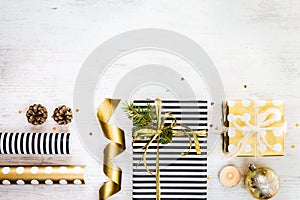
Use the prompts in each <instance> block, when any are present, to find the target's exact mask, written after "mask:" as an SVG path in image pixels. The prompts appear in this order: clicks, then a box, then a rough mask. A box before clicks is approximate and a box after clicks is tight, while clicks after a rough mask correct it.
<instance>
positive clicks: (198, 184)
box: [132, 100, 208, 199]
mask: <svg viewBox="0 0 300 200" xmlns="http://www.w3.org/2000/svg"><path fill="white" fill-rule="evenodd" d="M134 105H135V106H137V107H138V108H140V109H145V108H147V106H148V107H149V106H150V105H151V107H152V108H153V109H156V110H159V109H157V107H158V105H157V100H156V101H151V100H149V101H148V100H140V101H134ZM159 112H160V113H159V114H157V113H156V116H155V117H154V118H155V121H156V122H157V120H159V119H162V121H163V122H162V126H160V127H161V128H159V127H158V129H157V130H156V129H154V130H152V129H151V128H150V129H148V128H149V127H148V126H147V125H146V126H145V127H144V128H142V130H141V129H140V131H136V130H138V129H139V128H138V127H136V126H134V128H133V139H134V142H133V165H132V167H133V169H132V170H133V193H132V194H133V199H155V198H156V199H190V198H191V199H206V198H207V136H206V133H207V113H208V112H207V102H206V101H170V100H169V101H166V100H162V101H161V111H159ZM158 115H159V116H158ZM157 123H159V122H157ZM156 125H157V124H156ZM170 126H171V127H172V133H173V136H172V137H171V138H170V140H171V141H167V140H168V138H167V139H165V138H163V136H162V134H163V130H164V128H163V127H170ZM161 131H162V133H161ZM199 132H200V133H201V134H197V133H199ZM157 133H161V136H160V137H159V136H158V137H156V136H157V135H158V134H157ZM167 133H168V132H166V134H167ZM154 137H156V138H154ZM159 138H160V141H161V142H159V141H158V140H159ZM152 139H154V140H152ZM162 139H164V140H163V141H162ZM190 142H191V143H190ZM164 143H167V144H164ZM189 149H190V150H189ZM188 151H189V152H188Z"/></svg>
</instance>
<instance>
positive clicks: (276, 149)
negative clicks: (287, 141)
mask: <svg viewBox="0 0 300 200" xmlns="http://www.w3.org/2000/svg"><path fill="white" fill-rule="evenodd" d="M224 126H225V127H226V131H225V133H224V152H228V153H229V154H228V155H229V156H231V157H234V156H282V155H284V136H285V120H284V103H283V102H282V101H277V100H238V101H227V102H226V103H225V104H224Z"/></svg>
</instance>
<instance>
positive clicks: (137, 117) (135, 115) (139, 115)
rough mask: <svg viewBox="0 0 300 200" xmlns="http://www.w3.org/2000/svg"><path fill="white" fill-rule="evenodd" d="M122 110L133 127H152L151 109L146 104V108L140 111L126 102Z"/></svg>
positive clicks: (137, 107) (139, 108) (132, 104)
mask: <svg viewBox="0 0 300 200" xmlns="http://www.w3.org/2000/svg"><path fill="white" fill-rule="evenodd" d="M123 110H124V112H125V113H126V114H127V117H128V118H129V119H130V120H131V121H132V122H133V123H134V125H135V126H138V127H143V126H152V114H151V111H152V109H151V105H150V104H147V107H146V108H145V109H142V108H141V107H139V106H136V105H134V103H133V102H129V103H128V102H126V103H125V106H124V107H123Z"/></svg>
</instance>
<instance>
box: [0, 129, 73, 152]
mask: <svg viewBox="0 0 300 200" xmlns="http://www.w3.org/2000/svg"><path fill="white" fill-rule="evenodd" d="M70 143H71V141H70V133H2V132H0V154H70V151H71V144H70Z"/></svg>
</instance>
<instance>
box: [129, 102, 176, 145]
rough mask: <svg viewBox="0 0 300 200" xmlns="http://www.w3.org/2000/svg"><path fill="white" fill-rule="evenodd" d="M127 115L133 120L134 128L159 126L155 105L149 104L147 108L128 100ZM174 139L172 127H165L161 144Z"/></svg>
mask: <svg viewBox="0 0 300 200" xmlns="http://www.w3.org/2000/svg"><path fill="white" fill-rule="evenodd" d="M123 110H124V112H125V113H126V114H127V117H128V118H129V119H130V120H131V121H132V122H133V124H134V126H135V127H134V130H135V129H136V130H138V129H139V128H141V127H153V128H156V126H157V116H156V114H155V107H154V106H151V105H150V104H147V106H146V108H141V107H139V106H136V105H134V103H133V102H126V103H125V104H124V107H123ZM172 139H173V133H172V128H169V127H165V128H163V130H162V132H161V134H160V140H159V142H160V143H161V144H168V143H171V142H172Z"/></svg>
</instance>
